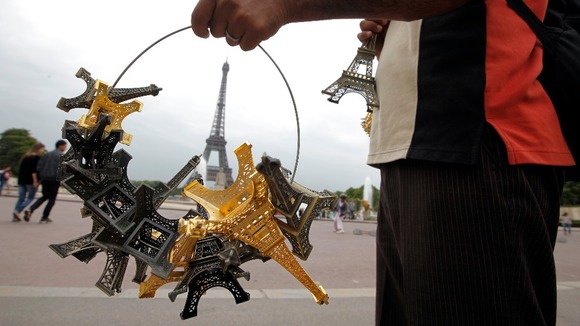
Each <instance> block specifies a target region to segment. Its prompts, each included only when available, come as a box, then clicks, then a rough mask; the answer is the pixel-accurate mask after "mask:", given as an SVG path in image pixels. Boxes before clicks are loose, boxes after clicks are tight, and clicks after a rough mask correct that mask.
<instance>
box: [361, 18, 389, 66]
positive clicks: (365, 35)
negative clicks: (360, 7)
mask: <svg viewBox="0 0 580 326" xmlns="http://www.w3.org/2000/svg"><path fill="white" fill-rule="evenodd" d="M359 26H360V30H361V31H360V32H359V33H358V35H357V37H358V39H359V41H361V42H364V41H365V40H367V39H369V38H370V37H371V36H372V35H373V34H375V33H376V34H377V44H376V46H375V56H376V57H377V58H378V57H379V56H380V55H381V50H382V48H383V43H384V41H385V34H386V33H387V28H388V26H389V20H387V19H374V20H371V19H365V20H363V21H361V22H360V24H359Z"/></svg>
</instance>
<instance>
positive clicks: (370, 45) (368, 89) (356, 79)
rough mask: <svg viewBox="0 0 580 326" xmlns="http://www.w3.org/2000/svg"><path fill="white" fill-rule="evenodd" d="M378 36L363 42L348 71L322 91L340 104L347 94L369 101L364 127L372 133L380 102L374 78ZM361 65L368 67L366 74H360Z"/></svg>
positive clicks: (332, 100) (374, 35) (344, 71)
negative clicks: (357, 95)
mask: <svg viewBox="0 0 580 326" xmlns="http://www.w3.org/2000/svg"><path fill="white" fill-rule="evenodd" d="M376 40H377V36H376V34H373V36H372V37H371V38H369V39H367V40H365V41H364V42H363V44H362V45H361V46H360V47H359V48H358V51H357V54H356V56H355V57H354V59H353V60H352V62H351V63H350V66H349V67H348V69H347V70H343V71H342V76H340V78H338V79H337V80H336V81H335V82H334V83H332V84H331V85H330V86H328V87H327V88H326V89H324V90H323V91H322V93H323V94H326V95H330V97H329V98H328V100H329V101H330V102H333V103H338V102H339V101H340V99H341V98H342V96H343V95H344V94H346V93H357V94H360V95H362V97H364V98H365V100H366V101H367V115H366V117H365V118H363V122H362V123H361V124H362V127H363V129H364V130H365V131H366V132H367V134H368V133H370V126H371V114H372V112H373V108H378V107H379V100H378V98H377V92H376V90H375V78H374V77H373V60H374V58H375V45H376ZM361 65H364V66H365V67H366V69H365V72H364V74H361V73H359V68H360V66H361Z"/></svg>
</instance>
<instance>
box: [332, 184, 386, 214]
mask: <svg viewBox="0 0 580 326" xmlns="http://www.w3.org/2000/svg"><path fill="white" fill-rule="evenodd" d="M372 187H373V207H372V209H373V210H374V211H376V210H377V209H378V208H379V189H377V188H376V187H375V186H372ZM342 193H344V194H345V195H346V199H347V200H348V201H351V200H352V201H354V203H355V205H356V209H357V210H359V209H361V200H362V199H363V195H364V185H362V186H360V187H358V188H352V187H351V188H348V189H346V191H344V192H341V191H336V195H337V196H340V195H341V194H342Z"/></svg>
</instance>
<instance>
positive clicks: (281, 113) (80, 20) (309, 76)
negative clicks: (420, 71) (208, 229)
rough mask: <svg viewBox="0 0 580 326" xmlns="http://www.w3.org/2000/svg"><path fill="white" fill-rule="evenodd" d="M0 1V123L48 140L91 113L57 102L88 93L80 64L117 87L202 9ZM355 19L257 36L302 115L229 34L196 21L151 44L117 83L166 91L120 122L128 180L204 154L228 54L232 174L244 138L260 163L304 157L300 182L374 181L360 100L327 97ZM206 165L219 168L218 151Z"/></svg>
mask: <svg viewBox="0 0 580 326" xmlns="http://www.w3.org/2000/svg"><path fill="white" fill-rule="evenodd" d="M0 3H1V4H2V10H1V11H0V110H1V111H0V112H1V118H0V132H3V131H5V130H7V129H11V128H23V129H26V130H28V131H29V132H30V134H31V135H32V136H33V137H35V138H36V139H38V140H39V141H41V142H43V143H45V144H46V145H47V148H49V149H52V148H53V146H54V143H55V142H56V140H58V139H60V138H61V137H62V132H61V129H62V126H63V124H64V121H65V120H74V121H76V120H78V119H80V117H81V116H82V115H83V114H85V113H86V112H87V110H86V109H74V110H71V111H70V112H68V113H67V112H64V111H61V110H60V109H58V108H57V107H56V104H57V102H58V100H59V99H60V98H61V97H66V98H71V97H76V96H78V95H80V94H81V93H82V92H83V91H84V90H85V88H86V87H85V86H86V85H85V83H84V81H82V80H81V79H78V78H76V77H75V73H76V72H77V70H78V69H79V68H80V67H84V68H85V69H86V70H88V71H89V72H90V73H91V76H92V77H93V78H95V79H98V80H102V81H103V82H105V83H108V84H109V85H113V83H114V82H115V80H116V79H117V78H118V77H119V75H120V74H121V72H122V71H123V69H125V67H126V66H127V65H128V64H129V63H130V62H131V61H132V60H133V59H134V58H135V57H136V56H137V55H138V54H139V53H141V51H143V50H145V49H146V48H147V47H148V46H149V45H151V44H152V43H153V42H155V41H157V40H158V39H160V38H162V37H163V36H165V35H167V34H169V33H171V32H173V31H176V30H178V29H180V28H183V27H186V26H188V25H189V24H190V15H191V11H192V9H193V7H194V6H195V2H192V1H171V2H160V1H152V0H123V1H112V0H101V1H96V2H95V1H90V2H89V1H78V0H53V1H46V0H0ZM168 3H169V5H168ZM358 23H359V21H358V20H333V21H323V22H308V23H295V24H290V25H286V26H284V27H282V29H281V30H280V31H279V32H278V34H276V35H275V36H274V37H272V38H271V39H269V40H267V41H264V42H263V43H262V44H261V45H262V47H263V48H264V49H265V50H266V51H267V52H268V53H269V54H270V56H271V57H272V58H273V59H274V60H275V61H276V63H277V65H278V66H279V68H280V69H281V71H282V72H283V74H284V76H285V78H286V80H287V82H288V84H289V85H290V89H291V91H292V94H293V96H294V100H295V102H296V107H297V111H298V119H297V118H296V113H295V111H294V106H293V103H292V97H291V96H290V92H289V91H288V89H287V88H286V84H285V82H284V79H283V78H282V77H281V75H280V73H279V72H278V70H277V69H276V67H275V66H274V64H273V63H272V62H271V61H270V59H268V57H267V56H266V55H265V54H264V53H263V52H262V51H261V50H260V49H256V50H253V51H248V52H244V51H242V50H240V49H239V48H237V47H230V46H228V45H227V44H226V42H225V40H224V39H223V38H222V39H215V38H210V39H201V38H198V37H196V36H195V35H194V34H193V32H192V31H191V30H186V31H183V32H180V33H177V34H175V35H173V36H171V37H169V38H167V39H165V40H164V41H162V42H160V43H159V44H157V45H156V46H154V47H153V48H151V49H150V50H149V51H148V52H146V53H145V54H144V55H143V56H142V57H141V58H140V59H139V60H137V61H136V63H135V64H134V65H133V66H131V68H130V69H129V70H128V71H127V72H126V74H125V75H124V76H123V77H122V79H121V80H120V81H119V83H118V84H117V87H120V88H128V87H141V86H148V85H150V84H156V85H157V86H159V87H161V88H163V90H162V91H161V92H160V94H159V95H158V96H156V97H152V96H148V97H142V98H139V99H138V100H139V101H141V102H142V103H143V108H142V112H137V113H133V114H131V115H129V116H128V117H126V118H125V119H124V121H123V124H122V127H123V129H124V131H125V132H128V133H130V134H132V135H133V141H132V143H131V144H130V146H126V145H123V144H118V145H117V147H116V150H118V149H121V148H122V149H124V150H126V151H127V152H129V154H131V156H132V157H133V159H132V160H131V162H130V163H129V168H128V174H129V178H130V179H131V180H160V181H164V182H166V181H169V180H170V179H171V178H172V177H173V176H174V174H175V173H177V172H178V171H179V170H180V169H181V167H182V166H183V165H184V164H185V163H186V162H187V161H188V160H189V159H190V158H191V157H192V156H193V155H201V154H202V153H203V150H204V148H205V145H206V139H207V138H208V137H209V135H210V131H211V126H212V121H213V118H214V113H215V110H216V105H217V101H218V97H219V90H220V83H221V79H222V66H223V64H224V62H226V61H227V62H228V63H229V65H230V70H229V73H228V76H227V95H226V121H225V139H226V141H227V145H226V150H227V153H228V154H227V156H228V161H229V166H230V167H231V168H233V170H234V175H233V176H234V178H235V177H236V174H237V159H236V157H235V154H234V152H233V151H234V149H235V148H236V147H238V146H239V145H241V144H242V143H244V142H249V143H250V144H252V150H253V155H254V161H255V163H258V162H259V159H260V157H261V156H262V155H263V154H264V153H267V154H268V155H269V156H271V157H274V158H277V159H279V160H280V161H281V163H282V165H283V166H284V167H286V168H288V169H290V170H294V166H295V163H296V159H297V154H298V164H297V169H296V173H295V175H294V181H296V182H298V183H300V184H302V185H303V186H306V187H308V188H311V189H313V190H319V191H320V190H324V189H328V190H331V191H344V190H346V189H347V188H349V187H359V186H362V185H363V184H364V183H365V179H367V178H370V180H371V183H372V184H373V185H374V186H375V187H378V185H379V172H378V170H377V169H375V168H372V167H369V166H368V165H367V164H366V158H367V154H368V142H369V138H368V136H367V135H366V134H365V132H364V131H363V130H362V128H361V126H360V122H361V119H362V118H363V117H364V116H365V114H366V102H365V100H364V98H363V97H362V96H360V95H358V94H354V93H350V94H346V95H345V96H344V97H343V98H342V99H341V101H340V103H339V104H334V103H331V102H329V101H327V98H328V96H326V95H323V94H321V90H323V89H325V88H326V87H327V86H329V85H330V84H331V83H332V82H334V81H335V80H336V79H338V78H339V77H340V75H341V74H342V71H343V70H344V69H347V68H348V66H349V64H350V63H351V61H352V60H353V58H354V56H355V55H356V51H357V48H358V47H359V46H360V42H359V41H358V40H357V39H356V34H357V33H358V31H359V28H358ZM375 65H376V62H375ZM375 68H376V67H375ZM298 130H299V132H298ZM214 160H215V161H214ZM209 164H210V165H217V153H216V152H213V153H212V155H211V156H210V162H209Z"/></svg>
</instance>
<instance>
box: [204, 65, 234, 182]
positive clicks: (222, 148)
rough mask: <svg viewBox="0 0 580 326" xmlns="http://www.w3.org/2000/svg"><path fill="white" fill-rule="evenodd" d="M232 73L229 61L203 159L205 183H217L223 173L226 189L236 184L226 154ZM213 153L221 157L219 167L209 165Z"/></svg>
mask: <svg viewBox="0 0 580 326" xmlns="http://www.w3.org/2000/svg"><path fill="white" fill-rule="evenodd" d="M229 71H230V65H229V64H228V61H227V60H226V62H225V63H224V65H223V66H222V72H223V75H222V82H221V86H220V93H219V97H218V102H217V106H216V110H215V115H214V117H213V124H212V126H211V132H210V135H209V138H207V139H206V140H205V142H206V145H205V150H204V151H203V158H204V160H205V161H206V162H207V163H208V165H207V175H205V176H203V177H204V180H205V181H216V175H217V174H218V172H220V171H223V173H225V176H226V187H227V186H230V185H231V184H232V183H234V179H233V178H232V169H231V168H230V166H229V164H228V157H227V153H226V144H227V142H226V138H225V131H226V127H225V124H226V86H227V82H228V72H229ZM212 152H217V154H218V155H219V166H215V165H209V158H210V155H211V153H212Z"/></svg>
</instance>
